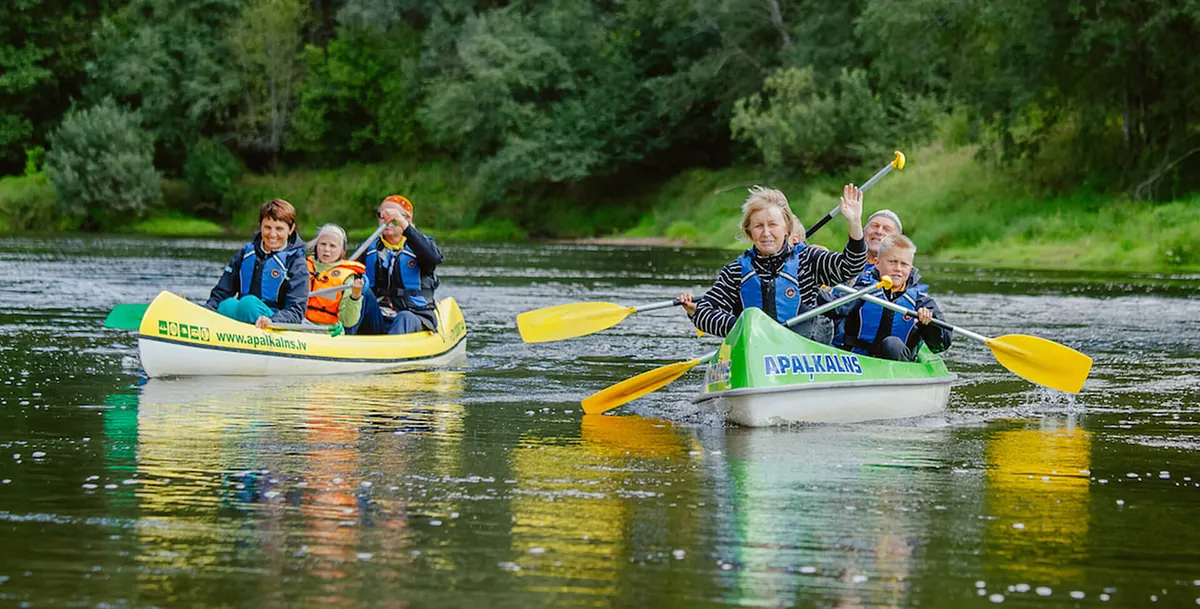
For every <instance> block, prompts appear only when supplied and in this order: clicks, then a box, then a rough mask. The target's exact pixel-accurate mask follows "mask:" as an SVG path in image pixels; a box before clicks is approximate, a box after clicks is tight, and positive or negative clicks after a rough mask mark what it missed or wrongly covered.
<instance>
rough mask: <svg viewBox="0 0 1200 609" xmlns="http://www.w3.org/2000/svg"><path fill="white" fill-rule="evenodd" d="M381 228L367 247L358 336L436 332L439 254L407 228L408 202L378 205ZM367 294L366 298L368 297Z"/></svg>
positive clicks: (410, 221) (430, 242) (391, 198)
mask: <svg viewBox="0 0 1200 609" xmlns="http://www.w3.org/2000/svg"><path fill="white" fill-rule="evenodd" d="M379 223H380V224H385V225H386V227H385V228H384V229H383V232H382V233H381V234H380V236H379V238H378V239H376V240H375V241H374V242H373V243H371V244H370V245H368V246H367V254H366V256H365V257H364V259H363V263H364V264H365V265H366V269H367V274H366V280H367V286H368V287H370V288H371V289H370V291H369V292H364V293H363V296H364V299H363V310H362V321H360V322H359V325H358V332H357V333H358V334H410V333H412V332H420V331H422V330H436V329H437V301H436V300H435V299H434V290H436V289H437V287H438V284H439V283H440V282H439V281H438V277H437V273H436V270H437V265H439V264H441V263H442V251H441V250H440V249H438V246H437V243H435V242H434V240H433V237H429V236H427V235H425V234H424V233H422V232H421V231H419V230H417V227H416V225H414V224H413V204H412V202H411V201H409V200H408V199H406V198H404V197H402V196H400V195H391V196H389V197H387V198H386V199H384V200H383V202H382V203H380V204H379ZM368 294H369V295H370V296H368Z"/></svg>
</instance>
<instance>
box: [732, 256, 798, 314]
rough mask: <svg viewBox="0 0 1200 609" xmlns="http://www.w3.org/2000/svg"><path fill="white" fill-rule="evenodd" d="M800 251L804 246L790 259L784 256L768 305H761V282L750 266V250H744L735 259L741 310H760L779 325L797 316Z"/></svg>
mask: <svg viewBox="0 0 1200 609" xmlns="http://www.w3.org/2000/svg"><path fill="white" fill-rule="evenodd" d="M802 249H804V245H800V246H799V247H797V248H795V249H794V250H792V255H791V256H788V259H787V260H786V261H785V262H784V263H783V268H781V269H779V274H778V275H777V276H776V277H775V286H774V287H775V289H774V291H775V298H774V299H773V300H772V302H767V303H764V302H763V281H762V279H761V278H760V277H759V276H758V273H755V272H754V265H753V264H752V263H751V257H752V256H753V255H754V254H753V251H754V250H752V249H749V250H746V251H745V252H744V253H743V254H742V255H741V256H740V257H739V258H738V264H740V265H741V266H742V287H741V294H742V309H749V308H751V307H754V308H756V309H762V310H763V312H765V313H766V314H767V315H770V316H772V317H774V318H775V320H776V321H778V322H779V323H784V322H786V321H787V320H789V319H791V318H793V317H795V316H796V315H799V314H800V309H801V306H802V305H801V303H800V280H799V279H798V277H799V275H800V250H802ZM764 305H765V306H764Z"/></svg>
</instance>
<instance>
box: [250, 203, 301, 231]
mask: <svg viewBox="0 0 1200 609" xmlns="http://www.w3.org/2000/svg"><path fill="white" fill-rule="evenodd" d="M267 218H270V219H272V220H278V221H280V222H283V223H285V224H287V225H288V226H292V225H294V224H296V208H295V207H292V204H291V203H288V202H287V201H284V200H283V199H271V200H270V201H267V202H266V203H263V204H262V207H260V208H258V223H259V224H262V221H263V220H266V219H267Z"/></svg>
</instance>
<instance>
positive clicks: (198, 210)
mask: <svg viewBox="0 0 1200 609" xmlns="http://www.w3.org/2000/svg"><path fill="white" fill-rule="evenodd" d="M975 152H976V150H975V148H973V147H969V146H968V147H961V148H957V149H952V150H947V149H945V148H942V147H941V146H936V145H935V146H930V147H927V148H923V149H919V150H913V151H909V153H908V164H907V166H906V167H905V169H904V170H903V171H901V172H894V173H893V174H892V175H889V176H888V177H887V178H886V179H884V180H883V181H881V182H880V183H879V184H878V185H876V186H875V188H873V189H872V190H871V191H870V192H869V193H867V195H866V199H865V203H866V211H867V213H870V212H871V211H874V210H877V209H880V208H883V207H887V208H890V209H892V210H894V211H896V212H897V213H898V214H900V216H901V218H902V219H903V221H904V227H905V232H906V233H907V234H908V235H909V236H910V237H912V238H913V240H914V241H916V243H917V245H918V247H919V248H920V250H921V256H933V257H935V258H937V259H940V260H947V261H961V262H970V263H976V264H985V265H992V266H1006V267H1029V268H1060V269H1061V268H1068V269H1069V268H1097V269H1105V270H1139V271H1167V272H1170V271H1191V270H1197V269H1200V247H1198V246H1197V245H1196V244H1195V243H1194V239H1193V236H1194V235H1196V234H1200V196H1193V197H1191V198H1189V199H1186V200H1180V201H1174V202H1170V203H1147V202H1135V201H1130V200H1128V199H1126V198H1123V197H1114V196H1111V195H1096V194H1092V193H1089V192H1086V191H1083V190H1080V191H1078V192H1076V193H1073V194H1069V195H1065V196H1057V197H1046V196H1043V195H1040V194H1039V193H1037V192H1034V191H1033V190H1031V189H1029V188H1028V187H1026V186H1025V184H1026V182H1027V180H1024V179H1021V178H1020V177H1019V176H1018V177H1014V176H1013V175H1012V173H1011V170H1008V169H1004V168H999V167H996V166H993V165H991V164H988V163H985V162H981V161H978V160H976V158H975ZM889 156H890V155H882V156H881V157H880V158H879V159H878V160H877V161H878V162H877V163H876V164H875V165H874V166H868V167H863V168H860V169H858V170H856V171H852V172H848V173H847V174H846V175H843V176H825V177H818V178H795V179H782V180H781V179H774V178H772V177H771V176H768V175H764V174H762V173H761V172H760V171H759V170H757V169H755V168H751V167H744V166H743V167H733V168H727V169H721V170H704V169H696V170H690V171H686V172H683V173H681V174H679V175H677V176H675V177H674V178H671V179H669V180H667V181H665V182H661V183H647V184H641V185H638V186H637V188H635V189H632V190H627V191H626V192H624V193H622V194H618V195H608V196H607V197H606V196H602V195H597V194H595V192H594V191H593V190H594V189H587V188H582V187H581V188H579V189H576V190H574V191H568V192H566V193H562V192H559V193H555V194H541V195H531V196H526V197H523V198H520V199H512V200H507V201H504V202H501V203H500V204H497V205H494V206H492V207H490V208H486V209H485V208H483V207H481V206H480V205H479V204H478V203H477V202H476V197H475V194H474V192H473V191H472V189H471V186H470V184H469V182H468V181H467V180H466V179H465V177H464V176H463V175H462V173H461V172H460V171H459V169H458V167H457V166H456V165H454V164H452V163H449V162H439V161H432V162H425V163H423V164H418V163H416V162H415V161H408V162H396V163H388V164H376V165H363V164H351V165H347V166H345V167H342V168H339V169H335V170H298V171H289V172H283V173H279V174H272V175H253V174H244V175H243V176H241V177H240V178H239V179H238V180H236V181H235V182H234V184H233V188H232V189H231V190H230V191H229V192H228V193H227V194H226V196H225V200H224V201H220V202H215V201H196V200H192V199H189V196H188V194H187V186H186V185H185V184H183V183H182V182H180V181H178V180H166V181H164V186H163V192H164V199H165V204H164V205H163V207H162V208H161V209H160V210H158V211H157V212H156V213H154V214H153V215H151V217H149V218H147V219H142V220H138V221H134V222H131V223H130V224H127V225H125V226H122V227H118V228H117V230H119V231H120V232H135V233H141V234H154V235H171V236H196V237H199V236H220V235H233V236H243V235H246V234H249V232H250V231H251V230H253V226H254V225H255V223H256V220H257V214H258V206H259V205H260V204H261V203H262V202H263V201H265V200H267V199H270V198H274V197H282V198H285V199H287V200H289V201H292V202H294V203H296V206H297V211H298V216H299V217H298V222H299V224H300V227H301V234H302V235H305V236H311V234H312V233H313V232H315V230H316V228H317V226H319V225H320V224H322V223H325V222H337V223H339V224H341V225H342V226H344V227H346V228H347V229H348V230H349V232H350V234H351V235H352V237H354V238H356V239H361V238H363V237H365V236H367V235H368V234H370V232H371V231H372V230H373V229H374V228H375V227H374V214H375V209H376V206H377V205H378V203H379V200H380V198H381V197H382V196H383V194H386V193H390V192H401V193H404V194H406V195H407V196H409V197H410V198H412V200H413V201H414V203H415V205H416V212H417V222H418V225H419V226H421V227H422V228H423V229H425V230H427V231H429V232H430V233H431V234H434V235H435V236H437V237H438V238H440V239H443V240H475V241H519V240H523V239H526V238H529V236H531V235H532V236H536V237H550V238H568V239H582V238H589V237H610V238H611V237H615V238H620V239H624V240H627V242H629V240H635V241H634V242H636V240H645V239H651V238H663V239H668V240H670V241H672V242H676V243H687V244H691V245H698V246H709V247H729V248H739V249H740V248H744V247H746V245H745V243H744V242H742V241H740V240H739V239H738V233H739V230H738V222H739V220H740V207H741V203H742V201H743V199H744V198H745V196H746V189H747V188H748V187H749V186H751V185H753V184H763V185H770V186H775V187H778V188H781V189H783V190H784V192H786V193H788V195H789V197H790V199H791V202H792V208H793V209H794V210H795V212H796V214H797V215H798V216H799V217H800V219H801V220H802V221H804V223H805V224H806V225H811V224H812V223H813V222H815V221H816V220H817V219H818V218H820V217H822V216H823V215H824V214H825V213H826V212H828V211H829V209H830V208H832V207H833V206H834V205H836V203H837V197H838V195H839V194H840V191H841V185H842V184H843V183H844V182H845V181H854V182H859V183H861V182H863V181H865V180H866V179H867V178H868V177H869V176H870V175H871V174H872V173H873V172H874V171H875V170H877V169H878V168H879V167H881V166H882V165H883V163H885V162H886V161H887V160H888V158H889ZM381 193H383V194H381ZM54 197H55V194H54V189H53V187H52V186H51V185H50V183H49V180H48V179H46V176H45V175H44V174H42V173H37V174H33V175H30V176H24V177H9V178H3V179H0V232H6V233H11V232H56V231H64V230H71V229H73V228H74V227H73V226H72V225H71V222H70V221H68V220H64V219H63V218H62V216H61V214H59V213H57V211H56V210H55V205H54ZM647 210H648V211H647ZM200 215H208V216H214V217H217V218H224V220H221V221H211V220H202V219H199V218H198V216H200ZM842 235H844V224H843V223H842V222H841V221H840V220H837V219H835V220H834V221H833V222H831V223H830V225H829V226H827V227H826V228H825V229H823V230H822V231H821V232H820V233H819V234H818V235H817V237H816V238H815V239H814V242H816V243H821V244H823V245H826V246H828V247H831V248H840V247H841V245H842V243H843V242H844V241H843V237H842Z"/></svg>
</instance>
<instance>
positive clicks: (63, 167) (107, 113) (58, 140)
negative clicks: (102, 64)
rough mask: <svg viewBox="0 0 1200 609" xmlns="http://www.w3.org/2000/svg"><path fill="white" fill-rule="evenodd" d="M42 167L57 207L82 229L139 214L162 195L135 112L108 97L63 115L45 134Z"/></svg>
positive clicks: (150, 145) (109, 224)
mask: <svg viewBox="0 0 1200 609" xmlns="http://www.w3.org/2000/svg"><path fill="white" fill-rule="evenodd" d="M46 171H47V173H49V175H50V182H51V183H52V184H54V190H55V192H56V193H57V195H58V209H59V211H60V212H61V213H62V214H63V215H64V216H68V217H72V218H77V219H80V220H81V221H82V224H83V226H84V227H85V228H104V227H112V226H116V225H117V224H119V223H120V222H123V221H126V220H129V219H133V218H138V217H141V216H144V215H145V214H147V213H148V212H150V211H151V210H152V209H153V208H154V207H155V206H156V205H157V204H158V203H159V202H160V201H161V199H162V191H161V190H160V185H161V176H160V174H159V172H158V170H156V169H155V168H154V141H153V140H152V139H151V137H150V135H149V134H148V133H147V132H146V131H145V130H143V129H142V126H141V121H140V117H139V116H138V115H137V114H136V113H132V112H129V111H128V110H126V109H124V108H121V107H120V106H118V105H117V104H116V103H115V102H114V101H112V100H111V99H109V100H105V101H103V102H101V103H100V104H98V105H95V106H92V107H91V108H87V109H84V110H74V111H72V112H70V113H68V114H67V116H66V117H65V118H64V119H63V122H62V124H61V125H59V127H58V129H56V130H55V131H54V133H53V134H51V136H50V152H49V153H47V154H46Z"/></svg>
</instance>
